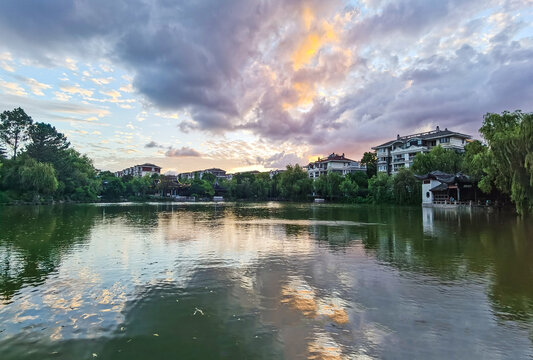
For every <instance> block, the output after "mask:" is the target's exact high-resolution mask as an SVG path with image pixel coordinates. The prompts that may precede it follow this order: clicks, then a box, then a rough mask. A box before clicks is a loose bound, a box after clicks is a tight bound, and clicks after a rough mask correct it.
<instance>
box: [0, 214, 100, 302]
mask: <svg viewBox="0 0 533 360" xmlns="http://www.w3.org/2000/svg"><path fill="white" fill-rule="evenodd" d="M95 216H99V210H98V209H97V208H95V207H92V206H19V207H1V208H0V229H2V231H1V232H0V296H1V298H2V299H3V300H10V299H11V298H12V296H13V295H14V294H15V293H16V292H17V291H18V290H19V289H20V288H22V287H23V286H25V285H27V284H32V285H35V284H40V283H42V281H44V279H45V278H46V277H47V275H48V274H49V273H51V272H53V271H54V270H55V269H56V268H57V267H58V266H59V265H60V263H61V258H62V256H63V254H64V253H65V252H66V251H68V250H69V249H70V248H72V246H73V245H74V244H79V243H82V242H84V241H86V239H87V235H88V234H89V231H90V229H91V227H92V225H93V223H94V219H95Z"/></svg>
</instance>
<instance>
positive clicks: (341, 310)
mask: <svg viewBox="0 0 533 360" xmlns="http://www.w3.org/2000/svg"><path fill="white" fill-rule="evenodd" d="M289 279H290V280H289V282H288V283H287V284H285V285H284V286H283V287H282V289H281V294H282V296H283V298H282V300H281V302H282V303H285V304H288V305H289V306H290V307H291V308H293V309H296V310H298V311H301V312H302V313H303V314H304V315H305V316H307V317H310V318H316V317H327V318H329V319H330V320H331V321H333V322H334V323H336V324H338V325H344V324H347V323H348V321H349V318H348V313H347V311H346V309H345V308H346V306H347V302H346V301H345V300H343V299H341V298H339V297H331V296H323V297H320V296H319V295H317V292H316V291H315V290H314V289H313V288H312V287H311V285H310V284H309V283H308V282H306V281H305V280H304V279H303V278H301V277H297V276H291V277H290V278H289Z"/></svg>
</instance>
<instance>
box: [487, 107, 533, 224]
mask: <svg viewBox="0 0 533 360" xmlns="http://www.w3.org/2000/svg"><path fill="white" fill-rule="evenodd" d="M480 132H481V134H482V135H483V137H484V138H485V139H486V140H487V143H488V149H487V150H486V151H485V153H482V154H483V155H482V156H480V160H479V162H480V164H481V166H482V167H483V172H481V173H480V174H481V176H482V179H481V182H482V184H483V186H484V188H485V189H484V190H485V191H490V190H491V188H492V186H494V187H496V189H498V190H499V191H501V192H503V193H505V194H509V195H510V197H511V200H512V201H513V203H514V204H515V206H516V210H517V212H518V213H520V214H526V213H529V212H531V211H532V210H533V113H529V114H524V113H522V112H521V111H515V112H513V113H511V112H504V113H502V114H490V113H489V114H486V115H485V117H484V120H483V126H482V127H481V129H480Z"/></svg>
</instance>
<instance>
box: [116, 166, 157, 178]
mask: <svg viewBox="0 0 533 360" xmlns="http://www.w3.org/2000/svg"><path fill="white" fill-rule="evenodd" d="M160 173H161V168H160V167H159V166H157V165H154V164H148V163H146V164H142V165H135V166H132V167H129V168H126V169H124V170H120V171H117V172H115V176H116V177H123V176H126V175H131V176H135V177H143V176H144V175H153V174H160Z"/></svg>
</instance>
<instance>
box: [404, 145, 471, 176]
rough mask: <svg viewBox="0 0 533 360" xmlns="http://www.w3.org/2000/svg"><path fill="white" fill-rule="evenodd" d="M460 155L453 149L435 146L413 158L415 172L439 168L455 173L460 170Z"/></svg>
mask: <svg viewBox="0 0 533 360" xmlns="http://www.w3.org/2000/svg"><path fill="white" fill-rule="evenodd" d="M462 160H463V159H462V155H461V154H460V153H458V152H457V151H455V150H452V149H445V148H443V147H442V146H440V145H439V146H435V147H434V148H433V149H431V151H430V152H428V153H418V154H416V156H415V158H414V160H413V166H412V169H413V171H414V172H415V174H427V173H429V172H431V171H435V170H439V171H442V172H445V173H450V174H455V173H457V172H458V171H460V170H461V164H462Z"/></svg>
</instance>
